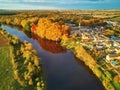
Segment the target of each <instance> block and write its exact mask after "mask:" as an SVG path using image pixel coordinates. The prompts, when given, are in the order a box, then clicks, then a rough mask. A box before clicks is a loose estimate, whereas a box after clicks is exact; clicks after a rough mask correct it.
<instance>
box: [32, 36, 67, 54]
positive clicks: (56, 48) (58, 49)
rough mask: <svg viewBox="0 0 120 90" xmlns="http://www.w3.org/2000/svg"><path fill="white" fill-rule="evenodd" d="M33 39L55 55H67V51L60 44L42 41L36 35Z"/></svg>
mask: <svg viewBox="0 0 120 90" xmlns="http://www.w3.org/2000/svg"><path fill="white" fill-rule="evenodd" d="M32 38H33V39H36V40H37V41H38V43H39V45H40V46H41V47H42V48H43V49H44V50H46V51H49V52H51V53H53V54H58V53H66V49H65V48H63V47H62V46H60V44H59V43H58V42H55V41H49V40H45V39H41V38H39V37H37V36H36V35H34V34H32Z"/></svg>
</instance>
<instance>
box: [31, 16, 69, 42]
mask: <svg viewBox="0 0 120 90" xmlns="http://www.w3.org/2000/svg"><path fill="white" fill-rule="evenodd" d="M33 25H34V24H33ZM33 27H35V26H33ZM70 30H71V29H70V28H69V27H68V26H66V25H65V24H64V23H63V22H54V21H53V20H52V19H48V18H42V19H39V21H38V24H37V27H36V30H33V29H32V31H34V33H35V34H37V35H38V36H40V37H41V38H46V39H49V40H53V41H59V40H60V39H61V37H62V36H63V35H66V36H68V35H69V34H70Z"/></svg>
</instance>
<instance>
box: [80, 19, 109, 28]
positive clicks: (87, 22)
mask: <svg viewBox="0 0 120 90" xmlns="http://www.w3.org/2000/svg"><path fill="white" fill-rule="evenodd" d="M106 24H107V23H106V22H103V20H102V19H100V18H98V19H89V20H81V22H80V25H81V26H90V27H95V26H105V25H106Z"/></svg>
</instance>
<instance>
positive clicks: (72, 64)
mask: <svg viewBox="0 0 120 90" xmlns="http://www.w3.org/2000/svg"><path fill="white" fill-rule="evenodd" d="M1 28H3V29H5V30H6V31H7V32H9V33H10V34H12V35H16V36H17V37H19V38H20V40H21V41H24V40H26V41H28V42H30V43H32V44H33V47H34V49H36V50H37V52H38V55H39V57H40V58H41V62H42V67H43V71H44V75H45V80H46V90H104V88H103V86H102V84H101V83H100V81H98V80H97V79H96V78H95V76H94V75H92V74H91V73H90V72H89V71H88V70H87V69H86V67H85V66H84V65H82V64H79V63H77V62H76V60H77V59H76V58H75V56H74V54H73V53H72V52H71V51H69V50H66V49H64V48H62V47H61V46H60V45H59V43H57V42H51V41H47V40H43V39H40V38H38V37H36V36H34V35H33V37H32V38H29V37H28V36H27V35H26V34H25V33H23V32H22V31H20V30H18V29H16V28H14V27H10V26H6V25H1Z"/></svg>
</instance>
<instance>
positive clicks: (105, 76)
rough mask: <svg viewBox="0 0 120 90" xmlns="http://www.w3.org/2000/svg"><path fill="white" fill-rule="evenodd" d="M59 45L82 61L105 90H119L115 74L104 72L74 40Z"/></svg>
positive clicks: (70, 39)
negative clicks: (69, 50)
mask: <svg viewBox="0 0 120 90" xmlns="http://www.w3.org/2000/svg"><path fill="white" fill-rule="evenodd" d="M61 45H62V46H64V47H66V48H68V49H71V50H72V51H73V52H74V54H75V55H76V57H77V58H79V59H80V60H82V61H83V62H84V63H85V65H86V66H88V67H89V68H90V69H91V70H92V72H93V73H94V74H95V75H96V76H97V77H98V78H99V80H100V81H101V82H102V84H103V86H104V87H105V89H106V90H119V89H120V88H119V85H120V83H119V80H120V78H119V76H118V75H117V73H115V72H111V71H109V70H105V69H104V68H102V66H100V65H99V64H98V63H97V62H96V60H95V59H94V58H93V57H92V56H91V55H90V54H89V53H88V52H87V51H86V50H85V49H84V48H83V47H82V46H81V45H80V44H79V43H78V42H77V41H76V39H75V38H64V39H62V42H61Z"/></svg>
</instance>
